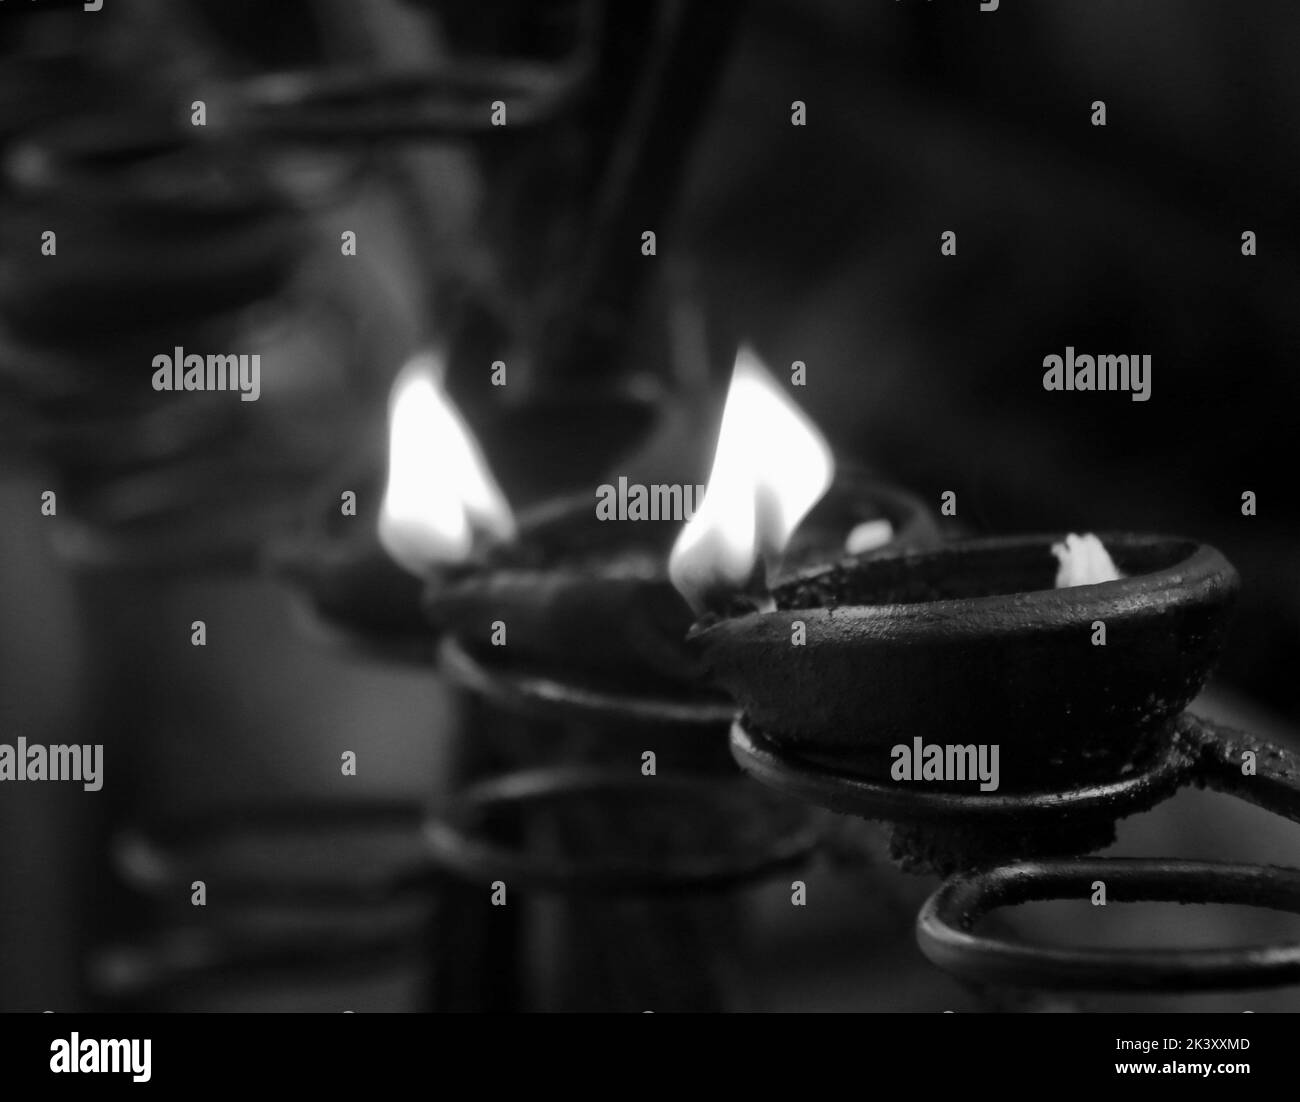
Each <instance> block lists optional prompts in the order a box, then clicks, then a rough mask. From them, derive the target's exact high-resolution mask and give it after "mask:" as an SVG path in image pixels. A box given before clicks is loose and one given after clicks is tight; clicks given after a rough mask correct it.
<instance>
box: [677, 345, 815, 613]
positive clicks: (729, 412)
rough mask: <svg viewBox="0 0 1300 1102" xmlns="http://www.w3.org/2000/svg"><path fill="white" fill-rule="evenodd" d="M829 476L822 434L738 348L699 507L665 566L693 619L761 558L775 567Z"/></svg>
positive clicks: (737, 586) (752, 356)
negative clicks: (711, 596) (713, 596)
mask: <svg viewBox="0 0 1300 1102" xmlns="http://www.w3.org/2000/svg"><path fill="white" fill-rule="evenodd" d="M834 475H835V461H834V459H833V458H832V457H831V450H830V447H829V445H828V444H827V443H826V441H825V439H823V437H822V435H821V433H819V432H818V431H817V428H816V426H814V425H813V423H812V421H810V420H809V419H808V417H807V416H806V415H805V414H804V413H803V411H802V410H800V409H799V407H798V406H796V405H795V404H794V403H793V402H792V401H790V399H789V398H788V397H787V396H786V395H785V393H784V391H783V390H782V388H781V386H780V384H778V383H777V382H776V380H774V379H773V378H772V377H771V376H770V375H769V374H768V372H767V370H766V369H765V368H764V366H763V364H762V361H761V360H759V358H758V356H757V355H755V354H754V352H753V350H752V349H750V348H748V347H747V346H742V347H741V349H740V351H739V352H738V353H737V354H736V366H735V370H734V371H733V373H732V376H731V386H730V389H729V390H728V391H727V402H726V405H725V407H724V408H723V411H722V427H721V429H720V430H719V432H718V446H717V450H716V451H715V452H714V456H713V470H712V471H711V472H710V474H709V484H708V488H707V489H706V490H705V492H704V501H703V502H702V503H701V505H700V507H699V508H698V509H697V510H696V512H695V515H694V516H693V517H691V519H690V521H689V523H687V525H686V527H685V528H683V529H682V533H681V535H680V536H679V537H678V539H677V543H676V544H675V545H674V547H673V550H672V554H671V555H670V556H669V559H668V573H669V576H670V577H671V578H672V582H673V585H674V586H676V587H677V591H678V592H679V593H681V595H682V596H683V597H685V598H686V600H687V601H688V602H689V603H690V604H691V607H692V608H694V609H695V611H696V612H697V613H699V612H702V611H703V610H704V607H705V604H706V599H707V596H708V595H709V594H710V593H714V592H717V591H718V590H725V589H731V590H739V589H741V588H743V587H744V586H745V585H746V583H747V582H748V581H749V579H750V576H751V574H752V573H753V570H754V566H755V564H756V563H757V562H758V561H759V560H760V559H762V560H763V561H764V563H765V564H767V565H768V566H769V567H771V566H773V565H775V563H776V560H777V559H778V558H779V557H780V555H781V552H782V551H783V550H784V549H785V545H786V543H787V542H789V539H790V536H791V535H792V534H793V533H794V530H795V529H796V528H797V527H798V526H799V522H800V521H802V520H803V518H804V517H805V516H806V515H807V514H808V511H809V510H810V509H811V508H812V507H813V506H814V505H816V504H817V502H818V501H819V500H820V499H821V497H822V495H823V494H824V493H825V492H826V491H827V489H828V488H829V487H830V484H831V479H832V478H833V477H834Z"/></svg>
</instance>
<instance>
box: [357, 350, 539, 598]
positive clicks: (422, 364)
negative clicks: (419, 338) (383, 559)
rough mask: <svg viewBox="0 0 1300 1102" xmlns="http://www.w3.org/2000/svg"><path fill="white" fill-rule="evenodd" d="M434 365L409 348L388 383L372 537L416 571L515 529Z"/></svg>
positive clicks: (420, 573)
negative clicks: (383, 478) (380, 489)
mask: <svg viewBox="0 0 1300 1102" xmlns="http://www.w3.org/2000/svg"><path fill="white" fill-rule="evenodd" d="M440 368H441V364H440V361H439V360H438V358H437V357H436V356H435V355H433V354H432V353H421V354H419V355H417V356H415V357H414V358H413V359H412V360H411V361H410V362H408V363H407V365H406V366H405V367H404V368H403V369H402V370H401V372H399V374H398V376H397V379H396V381H395V382H394V383H393V390H392V397H391V400H390V406H389V435H388V484H387V486H386V487H385V490H384V500H383V505H382V506H381V508H380V514H379V542H380V543H381V544H382V545H383V547H384V550H386V551H387V552H388V554H389V555H390V556H392V558H393V560H394V561H395V562H397V564H398V565H399V566H401V567H402V568H403V569H405V570H407V571H408V572H409V573H411V574H414V575H416V576H417V577H425V576H427V575H428V573H429V571H430V570H433V569H435V568H437V567H439V566H444V565H447V564H449V563H460V562H464V561H465V560H466V559H468V558H469V557H470V555H471V554H473V552H474V551H475V550H476V548H477V547H478V546H480V545H481V544H482V543H483V542H485V541H499V542H509V541H510V540H512V539H513V538H514V536H515V522H514V517H513V515H512V513H511V511H510V506H509V505H508V504H507V502H506V499H505V495H504V494H503V493H502V492H501V488H500V487H499V486H498V485H497V483H496V480H495V479H494V478H493V477H492V472H491V470H490V469H489V467H488V464H487V460H486V459H485V458H484V456H483V453H482V450H481V449H480V448H479V446H478V443H477V442H476V441H475V439H474V436H473V434H472V433H471V432H470V430H469V427H468V426H467V425H466V424H465V422H464V420H463V419H462V418H461V416H460V414H459V413H458V412H457V410H456V407H455V406H454V405H453V404H452V402H451V400H450V398H449V397H448V396H447V394H446V392H445V391H444V390H443V389H442V387H441V385H440V380H441V376H442V372H441V370H440Z"/></svg>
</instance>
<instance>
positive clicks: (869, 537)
mask: <svg viewBox="0 0 1300 1102" xmlns="http://www.w3.org/2000/svg"><path fill="white" fill-rule="evenodd" d="M893 538H894V526H893V525H892V524H890V523H889V521H888V520H887V519H885V518H884V517H880V518H878V519H876V520H864V521H863V522H862V523H861V524H859V525H858V526H857V527H855V528H854V529H853V531H851V532H850V533H849V535H848V538H847V539H846V540H845V541H844V550H845V551H847V552H848V553H849V554H850V555H861V554H862V553H863V552H864V551H874V550H875V549H876V548H877V547H884V546H885V544H887V543H888V542H889V541H890V540H892V539H893Z"/></svg>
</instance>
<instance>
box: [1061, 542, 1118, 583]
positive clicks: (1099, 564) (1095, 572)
mask: <svg viewBox="0 0 1300 1102" xmlns="http://www.w3.org/2000/svg"><path fill="white" fill-rule="evenodd" d="M1052 554H1053V555H1055V556H1056V561H1057V562H1059V563H1060V564H1061V565H1060V568H1059V569H1058V570H1057V571H1056V588H1057V589H1065V588H1066V587H1068V586H1072V585H1096V584H1097V583H1098V582H1114V581H1118V580H1119V579H1120V578H1122V577H1123V576H1124V575H1122V574H1121V573H1120V572H1119V571H1118V570H1117V569H1116V568H1115V563H1114V561H1113V560H1112V559H1111V557H1110V553H1109V552H1108V551H1107V550H1106V548H1105V546H1103V544H1102V542H1101V540H1099V539H1098V538H1097V537H1096V536H1094V535H1093V534H1092V533H1090V532H1089V533H1088V534H1086V535H1082V536H1076V535H1075V534H1074V533H1073V532H1071V533H1070V534H1069V535H1068V536H1066V537H1065V542H1064V543H1054V544H1052Z"/></svg>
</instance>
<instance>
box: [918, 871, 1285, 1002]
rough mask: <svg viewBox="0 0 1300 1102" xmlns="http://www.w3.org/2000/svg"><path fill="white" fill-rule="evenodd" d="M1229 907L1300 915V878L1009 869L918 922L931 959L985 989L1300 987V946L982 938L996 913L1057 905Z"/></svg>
mask: <svg viewBox="0 0 1300 1102" xmlns="http://www.w3.org/2000/svg"><path fill="white" fill-rule="evenodd" d="M1096 880H1104V881H1105V883H1106V890H1107V894H1108V902H1136V901H1143V900H1159V901H1165V902H1177V903H1221V904H1223V903H1227V904H1240V905H1245V906H1253V907H1267V908H1270V909H1272V910H1279V911H1288V912H1291V913H1293V914H1300V871H1297V870H1295V869H1287V868H1279V867H1276V866H1258V865H1237V864H1221V863H1216V862H1205V861H1173V860H1142V859H1129V858H1119V857H1110V858H1099V859H1096V860H1090V861H1082V860H1070V861H1048V862H1035V863H1024V864H1015V865H1003V866H1000V867H998V868H992V869H985V870H983V871H980V872H976V873H971V874H968V875H962V876H955V877H952V878H951V879H949V880H947V881H946V882H945V883H944V884H943V885H942V886H941V887H940V888H939V889H938V890H937V891H936V892H935V893H934V894H933V895H932V896H931V897H930V898H929V900H928V901H927V902H926V904H925V906H924V907H923V908H922V910H921V912H920V914H919V915H918V916H917V921H916V934H917V940H918V942H919V943H920V946H921V950H922V952H924V953H925V955H926V956H927V957H928V958H929V959H930V960H931V961H933V962H934V963H935V964H937V965H938V966H939V967H940V968H943V969H944V970H945V971H948V972H951V973H953V974H954V975H957V976H960V977H961V978H962V979H964V980H969V981H972V982H977V983H992V984H1005V985H1011V986H1028V987H1052V988H1060V989H1072V990H1094V991H1097V990H1104V991H1204V990H1222V989H1225V988H1246V987H1251V988H1257V987H1278V986H1284V985H1287V984H1293V983H1300V941H1293V942H1284V943H1279V944H1274V945H1247V946H1241V947H1238V948H1229V949H1217V948H1216V949H1073V948H1060V947H1054V946H1043V945H1031V944H1026V943H1023V942H1013V941H1009V940H1004V939H998V938H992V937H986V936H983V935H980V934H977V933H974V932H972V927H973V926H974V924H975V923H976V922H977V921H978V920H979V919H980V918H981V917H982V916H983V915H985V914H987V913H988V912H990V911H992V910H995V909H997V908H1000V907H1010V906H1014V905H1016V904H1018V903H1027V902H1030V901H1035V900H1047V899H1086V898H1088V895H1089V894H1090V892H1091V891H1092V885H1093V882H1094V881H1096Z"/></svg>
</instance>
